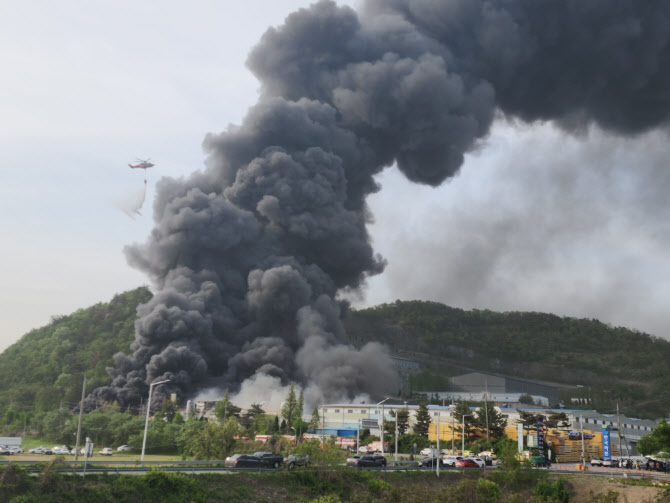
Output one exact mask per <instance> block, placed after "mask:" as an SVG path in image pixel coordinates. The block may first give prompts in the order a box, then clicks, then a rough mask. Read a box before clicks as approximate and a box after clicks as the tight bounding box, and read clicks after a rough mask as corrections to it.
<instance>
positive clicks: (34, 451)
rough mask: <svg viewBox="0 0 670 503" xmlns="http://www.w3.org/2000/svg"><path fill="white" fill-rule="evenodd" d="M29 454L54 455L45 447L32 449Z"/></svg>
mask: <svg viewBox="0 0 670 503" xmlns="http://www.w3.org/2000/svg"><path fill="white" fill-rule="evenodd" d="M28 452H29V453H30V454H53V451H52V450H51V449H49V448H48V447H44V446H43V445H40V446H39V447H35V448H33V449H30V450H29V451H28Z"/></svg>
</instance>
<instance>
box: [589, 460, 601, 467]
mask: <svg viewBox="0 0 670 503" xmlns="http://www.w3.org/2000/svg"><path fill="white" fill-rule="evenodd" d="M591 466H603V460H602V459H601V458H591Z"/></svg>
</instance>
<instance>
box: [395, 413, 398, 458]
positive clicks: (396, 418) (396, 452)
mask: <svg viewBox="0 0 670 503" xmlns="http://www.w3.org/2000/svg"><path fill="white" fill-rule="evenodd" d="M394 459H395V460H396V461H398V411H397V410H396V411H395V456H394Z"/></svg>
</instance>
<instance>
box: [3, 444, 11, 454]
mask: <svg viewBox="0 0 670 503" xmlns="http://www.w3.org/2000/svg"><path fill="white" fill-rule="evenodd" d="M11 454H12V451H10V450H9V447H7V446H6V445H0V456H10V455H11Z"/></svg>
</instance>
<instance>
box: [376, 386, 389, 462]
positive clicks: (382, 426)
mask: <svg viewBox="0 0 670 503" xmlns="http://www.w3.org/2000/svg"><path fill="white" fill-rule="evenodd" d="M387 400H390V398H384V399H383V400H382V401H381V402H379V403H378V404H377V407H379V406H380V405H381V406H382V425H381V428H380V430H381V432H380V435H379V437H380V438H381V449H382V456H383V455H384V402H386V401H387Z"/></svg>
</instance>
